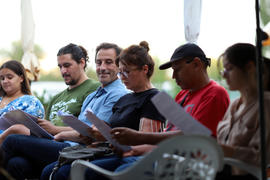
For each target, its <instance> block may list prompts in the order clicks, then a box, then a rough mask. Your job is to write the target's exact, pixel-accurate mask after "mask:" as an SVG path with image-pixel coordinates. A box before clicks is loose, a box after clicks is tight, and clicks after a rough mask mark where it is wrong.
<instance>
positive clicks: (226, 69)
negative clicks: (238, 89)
mask: <svg viewBox="0 0 270 180" xmlns="http://www.w3.org/2000/svg"><path fill="white" fill-rule="evenodd" d="M231 70H233V67H232V66H230V67H229V68H223V70H221V71H220V72H219V73H220V74H221V75H222V76H224V75H225V74H227V73H229V72H230V71H231Z"/></svg>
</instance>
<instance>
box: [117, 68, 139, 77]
mask: <svg viewBox="0 0 270 180" xmlns="http://www.w3.org/2000/svg"><path fill="white" fill-rule="evenodd" d="M136 70H138V68H136V69H131V70H123V71H120V72H119V73H118V76H119V77H120V76H124V77H125V78H128V75H129V73H130V72H131V71H136Z"/></svg>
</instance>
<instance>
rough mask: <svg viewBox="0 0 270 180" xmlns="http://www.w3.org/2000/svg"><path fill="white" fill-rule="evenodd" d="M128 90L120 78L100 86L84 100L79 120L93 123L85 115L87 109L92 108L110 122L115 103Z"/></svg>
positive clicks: (99, 116) (100, 117) (101, 117)
mask: <svg viewBox="0 0 270 180" xmlns="http://www.w3.org/2000/svg"><path fill="white" fill-rule="evenodd" d="M128 92H129V91H128V90H127V89H126V87H125V85H124V84H123V83H122V82H121V80H120V79H117V80H115V81H113V82H112V83H110V84H108V85H107V86H105V87H104V88H102V87H99V88H98V89H97V90H96V91H94V92H93V93H91V94H89V95H88V96H87V97H86V99H85V100H84V102H83V105H82V108H81V113H80V115H79V117H78V118H79V120H81V121H83V122H85V123H87V124H89V125H91V122H89V121H88V120H87V118H86V116H85V112H86V110H87V109H88V108H90V109H91V110H92V111H93V113H94V114H95V115H96V116H97V117H98V118H99V119H101V120H103V121H106V122H108V121H109V119H110V117H111V115H112V107H113V105H114V104H115V103H116V102H117V101H118V100H119V98H120V97H122V96H123V95H125V94H127V93H128Z"/></svg>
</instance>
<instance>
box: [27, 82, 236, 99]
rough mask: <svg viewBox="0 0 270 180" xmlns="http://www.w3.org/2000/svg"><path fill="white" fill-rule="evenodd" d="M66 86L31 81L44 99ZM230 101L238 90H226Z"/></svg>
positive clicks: (58, 83)
mask: <svg viewBox="0 0 270 180" xmlns="http://www.w3.org/2000/svg"><path fill="white" fill-rule="evenodd" d="M67 87H68V86H67V85H66V84H65V83H64V82H63V81H38V82H32V84H31V90H32V92H36V93H37V94H38V95H39V96H42V95H43V92H44V91H46V94H45V99H46V100H48V99H49V97H50V96H54V95H56V94H57V93H59V92H61V91H63V90H64V89H66V88H67ZM228 93H229V95H230V99H231V102H232V101H233V100H235V99H236V98H238V97H239V96H240V94H239V92H238V91H228Z"/></svg>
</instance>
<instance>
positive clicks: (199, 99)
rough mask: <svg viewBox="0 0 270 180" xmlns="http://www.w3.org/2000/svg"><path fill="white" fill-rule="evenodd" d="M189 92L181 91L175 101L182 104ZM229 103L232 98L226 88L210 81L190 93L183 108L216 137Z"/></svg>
mask: <svg viewBox="0 0 270 180" xmlns="http://www.w3.org/2000/svg"><path fill="white" fill-rule="evenodd" d="M188 92H189V91H188V90H182V91H180V92H179V93H178V94H177V95H176V97H175V101H176V102H177V103H180V102H181V101H182V99H183V98H184V97H185V95H186V94H187V93H188ZM229 103H230V98H229V95H228V93H227V91H226V90H225V88H223V87H222V86H220V85H218V84H217V83H216V82H215V81H210V82H209V83H208V84H207V85H206V86H205V87H204V88H202V89H200V90H198V91H196V92H192V93H190V94H189V95H188V96H187V98H186V100H185V102H184V104H183V107H184V109H185V110H186V112H187V113H189V114H190V115H191V116H192V117H193V118H195V119H196V120H198V121H200V122H201V123H202V124H203V125H205V126H206V127H208V128H209V129H210V130H211V131H212V135H213V136H215V137H216V129H217V124H218V122H219V121H220V120H222V118H223V116H224V114H225V112H226V110H227V108H228V105H229Z"/></svg>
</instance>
